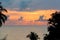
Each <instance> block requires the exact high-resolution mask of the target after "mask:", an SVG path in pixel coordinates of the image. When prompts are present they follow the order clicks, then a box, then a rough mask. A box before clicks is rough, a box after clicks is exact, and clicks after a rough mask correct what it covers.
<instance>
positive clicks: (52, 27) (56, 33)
mask: <svg viewBox="0 0 60 40" xmlns="http://www.w3.org/2000/svg"><path fill="white" fill-rule="evenodd" d="M51 16H52V17H51V18H50V19H49V20H48V24H49V27H48V32H49V34H45V37H44V40H60V12H55V13H53V14H52V15H51Z"/></svg>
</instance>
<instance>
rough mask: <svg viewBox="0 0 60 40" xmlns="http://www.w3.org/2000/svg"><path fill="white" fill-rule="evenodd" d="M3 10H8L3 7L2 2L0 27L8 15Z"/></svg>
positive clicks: (0, 6)
mask: <svg viewBox="0 0 60 40" xmlns="http://www.w3.org/2000/svg"><path fill="white" fill-rule="evenodd" d="M2 11H5V12H7V10H6V9H4V8H3V7H2V5H1V2H0V27H1V26H2V23H5V21H6V20H7V16H6V15H5V14H3V13H2Z"/></svg>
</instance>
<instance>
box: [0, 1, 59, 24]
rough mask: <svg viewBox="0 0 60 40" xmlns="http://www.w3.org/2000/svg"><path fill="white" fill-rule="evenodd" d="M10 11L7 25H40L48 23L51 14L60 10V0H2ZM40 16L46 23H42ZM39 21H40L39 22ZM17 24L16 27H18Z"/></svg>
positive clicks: (3, 4)
mask: <svg viewBox="0 0 60 40" xmlns="http://www.w3.org/2000/svg"><path fill="white" fill-rule="evenodd" d="M0 2H2V6H3V7H4V8H6V9H7V10H8V13H5V12H4V13H5V14H6V15H7V16H8V21H7V22H6V24H8V25H9V24H13V25H14V24H15V23H16V24H18V25H20V24H21V25H25V24H26V25H28V24H29V25H30V24H31V25H33V24H34V25H36V24H37V25H40V24H44V23H46V22H45V20H47V19H49V18H50V14H52V13H54V12H55V11H59V10H60V0H0ZM40 16H44V17H43V18H42V19H44V21H42V22H43V23H42V22H40V20H39V19H40ZM37 20H38V21H37ZM16 24H15V25H16Z"/></svg>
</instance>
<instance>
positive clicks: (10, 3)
mask: <svg viewBox="0 0 60 40" xmlns="http://www.w3.org/2000/svg"><path fill="white" fill-rule="evenodd" d="M0 1H1V2H2V3H3V6H4V7H6V8H10V9H16V10H24V9H26V8H30V9H31V10H37V9H60V0H0Z"/></svg>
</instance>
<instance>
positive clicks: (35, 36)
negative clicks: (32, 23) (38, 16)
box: [27, 32, 40, 40]
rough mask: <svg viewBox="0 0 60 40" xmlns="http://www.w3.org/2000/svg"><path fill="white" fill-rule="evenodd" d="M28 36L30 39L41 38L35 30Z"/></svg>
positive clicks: (36, 39)
mask: <svg viewBox="0 0 60 40" xmlns="http://www.w3.org/2000/svg"><path fill="white" fill-rule="evenodd" d="M27 38H30V40H38V39H40V38H39V37H38V35H37V34H36V33H34V32H31V33H30V34H29V35H27Z"/></svg>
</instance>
